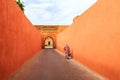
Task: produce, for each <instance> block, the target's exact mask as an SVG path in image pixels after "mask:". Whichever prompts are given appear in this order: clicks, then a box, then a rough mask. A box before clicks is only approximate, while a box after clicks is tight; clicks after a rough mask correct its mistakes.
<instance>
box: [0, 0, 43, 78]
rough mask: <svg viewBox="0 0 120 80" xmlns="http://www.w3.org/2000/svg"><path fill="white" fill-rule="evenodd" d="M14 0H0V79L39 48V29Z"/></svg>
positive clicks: (8, 75)
mask: <svg viewBox="0 0 120 80" xmlns="http://www.w3.org/2000/svg"><path fill="white" fill-rule="evenodd" d="M14 1H15V0H0V4H2V5H0V80H7V78H8V77H10V76H11V75H13V74H14V73H15V72H16V71H17V70H18V69H19V68H20V66H21V65H22V64H23V63H24V62H25V61H26V60H28V59H29V58H30V57H32V56H33V55H34V54H35V53H36V52H38V51H39V50H40V49H41V36H40V33H39V31H37V29H36V28H35V27H33V25H32V24H31V22H30V21H29V20H28V19H27V18H26V17H25V15H24V13H23V12H22V11H21V10H20V8H19V7H18V6H17V4H16V3H15V2H14Z"/></svg>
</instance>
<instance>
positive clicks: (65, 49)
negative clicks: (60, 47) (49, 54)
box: [64, 44, 71, 59]
mask: <svg viewBox="0 0 120 80" xmlns="http://www.w3.org/2000/svg"><path fill="white" fill-rule="evenodd" d="M64 51H65V59H69V58H71V53H70V47H69V46H68V45H67V44H66V45H65V46H64Z"/></svg>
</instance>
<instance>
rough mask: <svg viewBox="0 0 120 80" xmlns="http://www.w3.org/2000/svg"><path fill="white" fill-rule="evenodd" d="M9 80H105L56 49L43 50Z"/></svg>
mask: <svg viewBox="0 0 120 80" xmlns="http://www.w3.org/2000/svg"><path fill="white" fill-rule="evenodd" d="M9 80H105V79H104V78H103V77H101V76H99V75H98V74H95V73H94V72H92V71H90V70H89V69H87V68H86V67H84V66H83V65H81V64H79V63H77V62H76V61H75V60H73V59H69V60H65V59H64V56H63V54H61V52H60V51H58V50H56V49H43V50H41V51H40V52H38V53H37V54H36V55H35V56H33V57H32V58H31V59H30V60H28V61H27V62H26V63H25V64H24V65H23V66H22V67H21V69H20V70H19V71H18V72H17V73H16V74H15V75H14V76H12V77H11V78H10V79H9Z"/></svg>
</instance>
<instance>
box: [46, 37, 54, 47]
mask: <svg viewBox="0 0 120 80" xmlns="http://www.w3.org/2000/svg"><path fill="white" fill-rule="evenodd" d="M44 48H55V41H54V38H53V37H52V36H47V37H45V39H44Z"/></svg>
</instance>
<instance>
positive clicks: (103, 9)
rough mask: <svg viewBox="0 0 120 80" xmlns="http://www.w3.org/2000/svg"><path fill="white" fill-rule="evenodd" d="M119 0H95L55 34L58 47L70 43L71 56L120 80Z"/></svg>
mask: <svg viewBox="0 0 120 80" xmlns="http://www.w3.org/2000/svg"><path fill="white" fill-rule="evenodd" d="M119 7H120V0H98V1H97V3H95V4H94V5H93V6H92V7H91V8H89V9H88V10H87V11H86V12H85V13H83V14H82V15H80V16H77V17H76V18H75V19H74V22H73V24H72V25H71V27H69V28H67V29H66V30H65V31H63V32H61V33H60V34H58V35H57V44H58V45H57V47H58V49H59V50H61V51H63V46H64V45H65V43H67V44H68V45H70V47H71V49H72V52H73V57H74V59H76V60H77V61H79V62H80V63H82V64H84V65H86V66H88V67H89V68H91V69H92V70H94V71H96V72H98V73H100V74H101V75H103V76H105V77H107V78H109V79H110V80H120V9H119Z"/></svg>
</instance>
